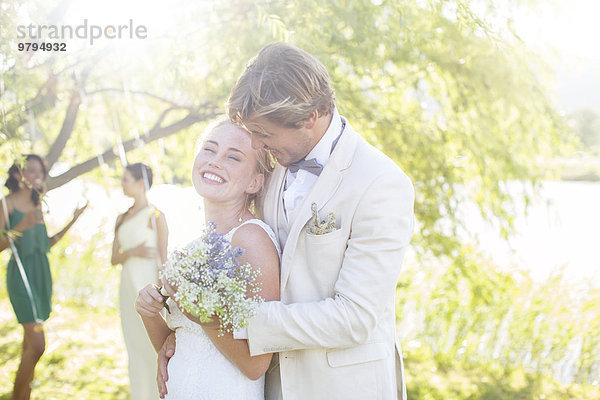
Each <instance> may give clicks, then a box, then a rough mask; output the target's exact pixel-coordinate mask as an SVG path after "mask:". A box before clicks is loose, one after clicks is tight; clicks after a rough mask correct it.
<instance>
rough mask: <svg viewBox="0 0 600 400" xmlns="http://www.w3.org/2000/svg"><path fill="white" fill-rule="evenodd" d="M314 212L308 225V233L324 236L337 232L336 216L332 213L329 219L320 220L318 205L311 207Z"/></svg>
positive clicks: (313, 204) (328, 216)
mask: <svg viewBox="0 0 600 400" xmlns="http://www.w3.org/2000/svg"><path fill="white" fill-rule="evenodd" d="M310 209H311V211H312V218H311V219H310V221H309V222H308V224H306V232H308V233H310V234H312V235H324V234H326V233H329V232H333V231H335V230H336V227H335V214H334V213H332V212H330V213H329V214H328V215H327V218H325V219H323V220H319V214H318V213H317V203H312V204H311V206H310Z"/></svg>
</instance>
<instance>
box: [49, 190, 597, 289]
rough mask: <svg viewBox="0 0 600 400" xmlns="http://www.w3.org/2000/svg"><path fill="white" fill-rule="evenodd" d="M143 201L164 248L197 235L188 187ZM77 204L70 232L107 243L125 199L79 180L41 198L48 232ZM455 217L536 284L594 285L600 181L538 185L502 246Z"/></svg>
mask: <svg viewBox="0 0 600 400" xmlns="http://www.w3.org/2000/svg"><path fill="white" fill-rule="evenodd" d="M515 186H516V185H515ZM515 191H518V190H517V189H515ZM148 197H149V198H150V201H151V202H153V203H154V204H155V205H156V206H157V207H158V208H159V209H161V210H162V211H163V212H164V213H165V215H166V217H167V222H168V225H169V249H170V250H172V249H174V248H176V247H180V246H183V245H184V244H186V243H187V242H189V241H191V240H192V239H194V238H196V237H197V236H198V235H199V233H200V231H201V229H202V225H203V220H204V216H203V213H202V209H201V208H202V202H201V199H200V197H199V196H198V195H197V194H196V192H195V191H194V189H193V188H192V187H183V188H182V187H179V186H174V185H157V186H155V187H153V188H152V189H151V190H150V192H149V195H148ZM83 198H87V199H88V200H89V202H90V207H89V209H88V210H87V211H86V213H85V214H84V215H83V216H82V218H81V219H80V221H79V222H78V223H77V225H75V227H74V228H73V229H74V230H75V231H78V233H79V234H80V235H82V236H83V237H91V236H92V235H93V234H95V233H96V232H99V231H100V232H106V241H112V234H113V229H114V222H115V218H116V216H117V214H118V213H119V212H123V211H125V210H126V209H127V207H128V206H129V205H130V204H131V200H130V199H128V198H126V197H125V196H124V195H123V194H122V193H121V191H120V190H116V189H110V190H107V189H105V188H103V187H101V186H98V185H95V184H89V183H83V182H82V181H74V182H70V183H69V184H67V185H65V186H63V187H61V188H58V189H56V190H53V191H51V192H50V193H48V196H47V203H48V206H49V208H50V209H51V210H52V212H51V214H50V215H49V216H48V223H49V225H50V228H51V232H53V231H54V230H53V229H58V228H59V227H61V226H62V225H64V223H66V221H67V220H68V219H69V218H70V216H71V215H72V210H73V209H74V208H75V207H76V205H77V203H78V202H79V203H81V202H82V199H83ZM460 212H461V218H464V220H465V221H466V226H467V232H468V236H469V237H470V238H471V240H476V241H477V242H478V243H479V244H480V247H481V249H482V250H483V252H484V253H486V254H487V255H489V256H490V257H491V258H492V259H493V260H495V261H496V262H497V263H498V265H500V266H502V267H504V268H509V269H511V268H514V269H526V270H528V271H530V273H531V276H532V277H533V278H534V279H538V280H542V279H545V278H546V277H548V276H549V275H550V274H551V273H552V272H555V271H558V270H559V269H561V268H562V269H564V272H565V276H566V277H567V278H569V279H573V280H575V281H582V280H584V281H587V282H593V283H594V284H596V285H598V286H600V257H599V256H598V253H596V251H595V250H596V249H597V247H596V246H599V245H600V183H595V182H555V181H547V182H543V184H542V186H541V191H540V193H539V195H536V197H535V200H534V202H533V204H532V205H531V206H530V208H529V212H528V215H524V214H523V213H519V215H517V217H516V220H515V234H514V235H513V236H512V237H511V238H510V239H509V240H508V241H505V240H503V239H502V238H501V237H500V235H499V234H498V231H497V229H494V228H493V227H492V226H490V225H489V224H488V223H486V222H484V221H483V219H482V218H481V216H480V214H479V211H478V210H477V209H476V207H474V206H473V205H468V204H467V205H465V206H463V207H462V208H461V210H460ZM599 247H600V246H599Z"/></svg>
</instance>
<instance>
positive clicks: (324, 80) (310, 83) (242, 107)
mask: <svg viewBox="0 0 600 400" xmlns="http://www.w3.org/2000/svg"><path fill="white" fill-rule="evenodd" d="M334 100H335V97H334V92H333V89H332V88H331V86H330V85H329V75H328V74H327V70H326V69H325V67H324V66H323V64H321V63H320V62H319V60H317V59H316V58H315V57H313V56H312V55H310V54H308V53H307V52H306V51H304V50H302V49H299V48H297V47H295V46H292V45H290V44H288V43H283V42H276V43H271V44H269V45H267V46H265V47H264V48H263V49H262V50H261V51H260V52H259V53H258V55H257V56H256V57H254V58H252V59H251V60H250V61H248V64H247V65H246V69H245V70H244V72H243V73H242V75H241V76H240V77H239V79H238V81H237V82H236V84H235V86H234V87H233V89H232V90H231V94H230V95H229V99H228V100H227V111H228V114H229V118H230V119H231V120H232V121H233V122H234V123H235V124H238V125H243V123H244V121H247V120H248V119H249V118H258V117H265V118H267V119H268V120H269V121H272V122H274V123H277V124H280V125H282V126H285V127H287V128H299V127H300V126H301V123H302V121H305V120H306V119H308V118H309V117H310V116H311V114H312V113H313V112H314V111H315V110H316V111H317V112H318V113H319V116H321V115H328V114H330V113H331V112H332V111H333V107H334Z"/></svg>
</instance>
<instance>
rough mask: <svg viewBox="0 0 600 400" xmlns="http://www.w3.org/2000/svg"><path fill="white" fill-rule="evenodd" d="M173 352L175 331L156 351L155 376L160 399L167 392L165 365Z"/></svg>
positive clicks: (167, 374) (167, 378)
mask: <svg viewBox="0 0 600 400" xmlns="http://www.w3.org/2000/svg"><path fill="white" fill-rule="evenodd" d="M173 354H175V332H173V333H171V334H170V335H169V336H167V338H166V339H165V342H164V343H163V345H162V347H161V348H160V351H159V352H158V373H157V376H156V383H157V384H158V393H159V394H160V398H161V399H164V398H165V396H166V394H167V381H168V380H169V373H168V372H167V365H168V364H169V360H170V359H171V357H173Z"/></svg>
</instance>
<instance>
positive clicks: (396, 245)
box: [248, 122, 414, 400]
mask: <svg viewBox="0 0 600 400" xmlns="http://www.w3.org/2000/svg"><path fill="white" fill-rule="evenodd" d="M285 172H286V168H284V167H282V166H280V165H278V166H277V167H276V169H275V171H274V174H273V176H272V179H271V183H270V185H269V187H268V189H267V193H266V195H265V203H264V204H265V206H264V218H265V221H266V222H267V223H268V224H269V225H270V226H271V227H273V229H274V230H275V232H278V234H279V236H280V240H281V239H282V238H285V233H283V232H281V229H279V228H278V227H281V226H282V222H284V221H285V220H281V219H282V218H285V216H284V214H283V207H282V205H281V204H282V200H281V196H282V190H283V183H284V180H285ZM312 203H316V204H317V207H318V209H319V216H320V217H321V218H324V217H325V216H326V215H327V214H328V213H330V212H333V213H335V217H336V225H337V226H336V227H337V230H335V231H332V232H329V233H326V234H324V235H312V234H309V233H307V231H306V229H305V225H306V223H307V222H308V221H309V219H310V217H311V210H310V207H311V204H312ZM413 203H414V190H413V187H412V184H411V182H410V180H409V178H408V177H407V176H406V174H404V172H403V171H402V170H401V169H400V168H399V167H398V166H397V165H396V164H395V163H394V162H393V161H392V160H390V159H389V158H388V157H387V156H385V155H384V154H383V153H381V152H380V151H379V150H377V149H376V148H374V147H373V146H371V145H369V144H368V143H367V142H366V141H365V140H364V139H363V138H362V137H361V136H360V135H358V134H357V133H356V132H355V131H354V130H353V129H352V127H351V126H350V124H349V123H348V122H346V127H345V129H344V132H343V134H342V135H341V137H340V139H339V142H338V143H337V145H336V147H335V149H334V151H333V152H332V154H331V156H330V159H329V161H328V162H327V164H326V165H325V167H324V169H323V171H322V173H321V175H320V176H319V178H318V180H317V182H316V183H315V185H314V187H313V188H312V189H311V191H310V192H309V194H308V195H307V197H306V198H305V199H304V201H303V203H302V204H301V205H299V206H298V207H296V209H295V210H294V212H293V213H292V214H293V215H290V216H289V224H287V225H286V226H287V227H288V229H289V234H288V235H287V240H286V241H285V243H281V244H282V245H283V254H282V259H281V301H277V302H267V303H264V304H262V305H261V306H260V307H259V309H258V310H257V315H256V316H255V317H254V318H252V319H251V320H250V323H249V326H248V343H249V346H250V353H251V354H252V355H259V354H263V353H271V352H279V357H274V360H277V358H278V365H277V363H276V362H274V363H273V364H272V366H271V368H270V369H269V371H268V372H267V378H266V379H267V382H266V398H267V399H280V398H283V399H284V400H296V399H298V400H313V399H327V400H330V399H344V400H350V399H357V400H376V399H386V400H387V399H406V388H405V383H404V371H403V365H402V357H401V350H400V345H399V343H398V340H397V334H396V319H395V295H396V282H397V280H398V276H399V274H400V269H401V266H402V259H403V257H404V253H405V251H406V249H407V247H408V244H409V242H410V239H411V237H412V233H413V226H414V212H413Z"/></svg>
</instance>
